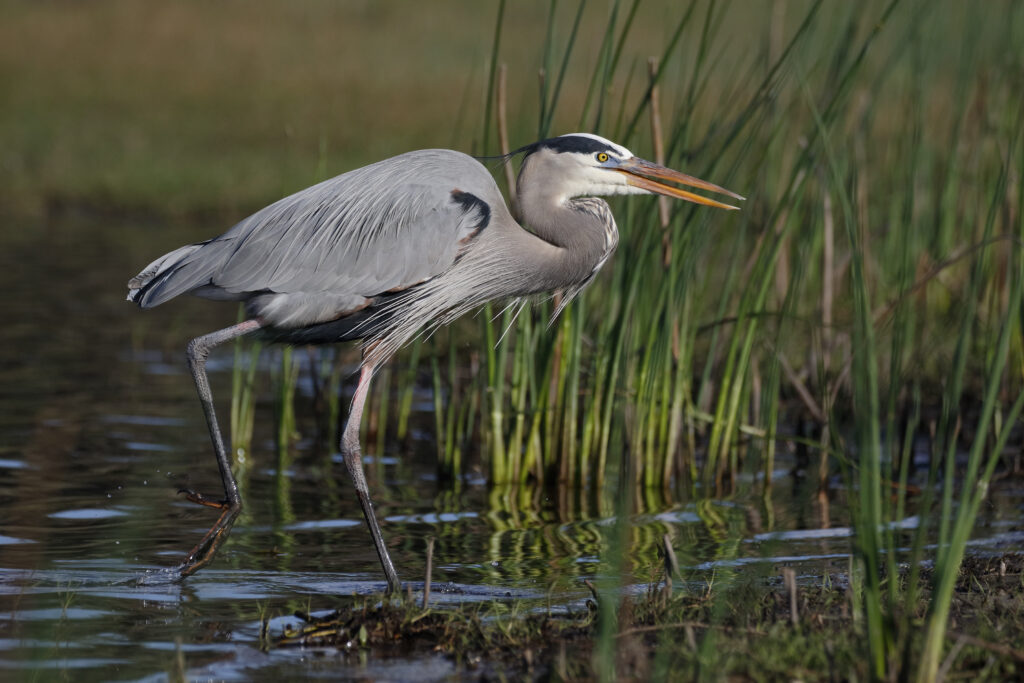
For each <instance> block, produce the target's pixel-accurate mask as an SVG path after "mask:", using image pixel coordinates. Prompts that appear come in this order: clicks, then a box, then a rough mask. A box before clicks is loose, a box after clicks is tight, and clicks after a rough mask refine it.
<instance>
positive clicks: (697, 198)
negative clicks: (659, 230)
mask: <svg viewBox="0 0 1024 683" xmlns="http://www.w3.org/2000/svg"><path fill="white" fill-rule="evenodd" d="M614 170H616V171H618V172H619V173H622V174H624V175H625V176H626V182H627V183H629V184H630V185H632V186H633V187H639V188H640V189H642V190H647V191H648V192H653V193H655V194H662V195H665V196H666V197H676V198H677V199H685V200H686V201H688V202H693V203H694V204H703V205H704V206H714V207H717V208H719V209H734V210H738V209H739V208H740V207H738V206H732V205H731V204H723V203H722V202H717V201H715V200H714V199H709V198H707V197H703V196H701V195H699V194H695V193H693V192H688V191H686V190H684V189H681V188H678V187H673V186H672V185H665V184H664V183H659V182H658V181H657V180H654V178H657V179H659V180H670V181H672V182H674V183H679V184H680V185H688V186H690V187H699V188H700V189H702V190H710V191H711V192H718V193H720V194H727V195H729V196H730V197H734V198H736V199H739V200H743V199H745V197H741V196H740V195H738V194H736V193H735V192H730V191H729V190H727V189H725V188H724V187H719V186H718V185H715V184H713V183H709V182H708V181H706V180H701V179H700V178H694V177H693V176H692V175H686V174H685V173H680V172H679V171H673V170H672V169H671V168H665V167H664V166H660V165H658V164H655V163H652V162H650V161H646V160H645V159H640V158H639V157H633V158H631V159H627V160H625V161H623V162H622V163H621V164H619V166H618V167H617V168H615V169H614Z"/></svg>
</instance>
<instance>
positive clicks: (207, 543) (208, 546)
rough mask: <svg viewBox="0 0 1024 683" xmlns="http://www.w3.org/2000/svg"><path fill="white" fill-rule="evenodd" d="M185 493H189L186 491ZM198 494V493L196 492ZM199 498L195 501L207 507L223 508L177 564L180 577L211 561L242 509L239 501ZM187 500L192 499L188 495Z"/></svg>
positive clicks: (188, 574)
mask: <svg viewBox="0 0 1024 683" xmlns="http://www.w3.org/2000/svg"><path fill="white" fill-rule="evenodd" d="M186 493H191V492H188V491H186ZM196 495H197V496H198V494H196ZM198 497H199V498H200V499H201V500H196V501H195V502H197V503H199V504H200V505H208V506H209V507H217V508H220V509H222V510H223V512H221V513H220V517H218V518H217V521H216V522H214V524H213V526H212V527H210V530H209V531H207V532H206V534H205V535H204V536H203V537H202V539H200V541H199V543H197V544H196V546H195V547H194V548H192V550H190V551H189V552H188V555H187V556H186V557H185V561H184V562H182V563H181V564H180V565H178V568H177V572H178V575H179V576H180V577H181V578H185V577H186V576H190V575H192V574H194V573H196V572H197V571H199V570H200V569H202V568H203V567H205V566H206V565H208V564H209V563H210V562H212V561H213V558H214V556H215V555H216V554H217V551H218V550H219V549H220V547H221V545H223V544H224V541H226V540H227V537H228V532H230V531H231V527H232V525H233V524H234V523H235V519H236V518H237V517H238V515H239V513H240V512H241V511H242V505H241V503H230V502H224V503H214V501H207V502H202V501H203V500H204V499H202V496H198ZM189 500H193V499H192V498H191V497H189Z"/></svg>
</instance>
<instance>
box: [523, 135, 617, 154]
mask: <svg viewBox="0 0 1024 683" xmlns="http://www.w3.org/2000/svg"><path fill="white" fill-rule="evenodd" d="M536 144H537V147H539V148H544V149H550V150H551V151H552V152H557V153H559V154H562V153H564V152H570V153H572V152H575V153H577V154H597V153H598V152H606V153H611V154H614V153H615V149H614V148H613V147H611V146H610V145H608V144H607V143H604V142H601V141H600V140H595V139H594V138H585V137H583V136H582V135H563V136H562V137H560V138H550V139H548V140H541V141H540V142H538V143H536Z"/></svg>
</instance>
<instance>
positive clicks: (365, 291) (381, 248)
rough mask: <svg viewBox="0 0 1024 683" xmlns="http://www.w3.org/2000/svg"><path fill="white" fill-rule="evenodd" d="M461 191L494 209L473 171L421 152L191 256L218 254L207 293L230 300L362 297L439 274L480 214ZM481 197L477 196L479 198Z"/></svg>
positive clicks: (466, 164)
mask: <svg viewBox="0 0 1024 683" xmlns="http://www.w3.org/2000/svg"><path fill="white" fill-rule="evenodd" d="M453 191H466V192H471V193H473V194H475V195H476V196H480V198H481V199H482V200H483V201H487V202H488V203H489V204H493V202H494V200H495V196H496V197H497V198H499V200H500V196H501V195H500V193H499V192H498V190H497V186H496V185H495V184H494V181H493V179H492V178H491V176H490V174H489V173H487V171H486V170H485V169H484V168H483V166H481V165H480V164H479V163H478V162H476V161H475V160H473V159H472V158H471V157H468V156H466V155H464V154H461V153H458V152H453V151H450V150H423V151H420V152H411V153H409V154H404V155H401V156H398V157H394V158H391V159H387V160H385V161H382V162H379V163H376V164H373V165H370V166H366V167H364V168H360V169H357V170H355V171H350V172H349V173H345V174H343V175H340V176H338V177H336V178H332V179H330V180H327V181H325V182H323V183H320V184H319V185H315V186H313V187H310V188H308V189H306V190H303V191H301V192H298V193H296V194H293V195H291V196H289V197H286V198H284V199H282V200H280V201H278V202H276V203H274V204H271V205H270V206H268V207H267V208H265V209H263V210H261V211H259V212H257V213H256V214H253V215H252V216H250V217H249V218H247V219H245V220H243V221H242V222H240V223H239V224H237V225H236V226H235V227H234V228H232V229H231V230H229V231H228V232H227V233H225V234H224V235H222V236H221V237H218V238H217V239H215V240H212V241H211V242H210V243H209V244H208V245H205V246H204V248H203V249H201V250H198V251H197V252H196V256H197V257H201V256H202V252H203V251H206V250H214V249H215V250H217V251H219V252H221V254H220V255H221V256H222V259H223V260H222V262H221V264H220V265H219V267H218V268H216V270H215V271H214V272H212V273H210V280H209V282H210V284H211V285H213V286H214V287H216V288H219V289H223V290H226V291H227V292H230V293H233V294H242V293H246V292H260V291H264V292H265V291H268V290H269V291H272V292H278V293H297V292H303V293H313V292H330V293H332V294H340V295H359V296H365V297H370V296H373V295H376V294H380V293H383V292H386V291H389V290H396V289H403V288H406V287H409V286H412V285H415V284H417V283H419V282H423V281H424V280H428V279H430V278H432V277H435V276H437V275H439V274H440V273H442V272H444V270H446V269H447V268H448V267H450V266H451V264H452V263H454V261H455V259H456V257H457V255H458V250H459V247H460V244H459V242H460V240H462V239H465V238H466V237H468V236H470V235H471V234H472V233H473V232H474V230H475V229H476V228H477V227H478V225H479V224H480V216H479V212H478V211H473V210H467V207H466V206H464V205H462V204H460V203H459V202H456V201H454V200H453V198H452V192H453ZM481 195H483V196H481Z"/></svg>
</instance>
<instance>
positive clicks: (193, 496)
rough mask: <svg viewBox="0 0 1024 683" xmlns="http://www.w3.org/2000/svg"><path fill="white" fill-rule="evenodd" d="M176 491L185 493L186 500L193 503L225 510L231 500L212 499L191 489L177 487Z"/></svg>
mask: <svg viewBox="0 0 1024 683" xmlns="http://www.w3.org/2000/svg"><path fill="white" fill-rule="evenodd" d="M178 493H184V494H185V498H187V499H188V500H190V501H192V502H193V503H198V504H199V505H205V506H206V507H208V508H216V509H218V510H225V509H227V508H228V507H230V506H231V502H230V501H227V500H213V499H211V498H207V497H206V496H204V495H203V494H201V493H198V492H196V491H193V490H192V489H178Z"/></svg>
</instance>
